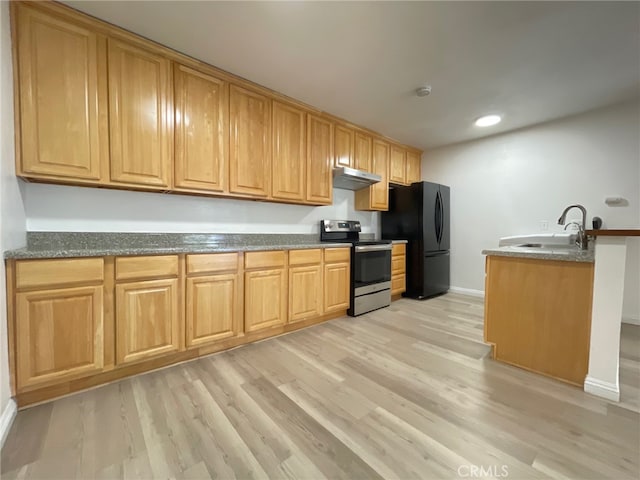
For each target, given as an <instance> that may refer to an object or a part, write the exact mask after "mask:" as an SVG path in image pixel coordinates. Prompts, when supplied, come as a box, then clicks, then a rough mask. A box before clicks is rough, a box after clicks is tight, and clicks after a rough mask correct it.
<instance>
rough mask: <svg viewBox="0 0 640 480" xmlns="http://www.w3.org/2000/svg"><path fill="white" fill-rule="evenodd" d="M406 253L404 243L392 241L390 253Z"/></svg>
mask: <svg viewBox="0 0 640 480" xmlns="http://www.w3.org/2000/svg"><path fill="white" fill-rule="evenodd" d="M406 254H407V244H406V243H394V244H393V245H392V246H391V255H392V256H394V257H395V256H397V255H406Z"/></svg>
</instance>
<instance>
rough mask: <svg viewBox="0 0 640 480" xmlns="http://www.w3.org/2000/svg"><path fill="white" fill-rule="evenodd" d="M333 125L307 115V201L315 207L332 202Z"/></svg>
mask: <svg viewBox="0 0 640 480" xmlns="http://www.w3.org/2000/svg"><path fill="white" fill-rule="evenodd" d="M332 162H333V125H332V124H331V122H329V121H328V120H324V119H322V118H320V117H316V116H315V115H307V201H308V202H311V203H314V204H316V205H331V203H332V202H333V171H332Z"/></svg>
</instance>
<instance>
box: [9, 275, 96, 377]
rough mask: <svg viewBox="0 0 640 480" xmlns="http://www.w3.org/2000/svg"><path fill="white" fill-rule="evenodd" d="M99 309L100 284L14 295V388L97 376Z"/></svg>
mask: <svg viewBox="0 0 640 480" xmlns="http://www.w3.org/2000/svg"><path fill="white" fill-rule="evenodd" d="M103 308H104V305H103V295H102V285H97V286H86V287H73V288H58V289H52V290H35V291H31V292H22V293H18V294H17V295H16V316H17V318H18V319H19V321H18V322H16V340H17V345H16V348H17V352H18V355H17V358H16V364H17V387H18V389H22V388H25V387H31V386H34V385H39V384H46V383H51V382H56V381H62V380H69V379H72V378H78V377H83V376H87V375H91V374H94V373H98V372H100V371H101V370H102V367H103V365H104V343H103Z"/></svg>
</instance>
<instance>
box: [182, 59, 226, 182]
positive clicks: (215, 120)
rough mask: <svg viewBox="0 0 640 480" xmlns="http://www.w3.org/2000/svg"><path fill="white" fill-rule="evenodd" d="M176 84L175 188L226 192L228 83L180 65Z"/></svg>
mask: <svg viewBox="0 0 640 480" xmlns="http://www.w3.org/2000/svg"><path fill="white" fill-rule="evenodd" d="M174 85H175V186H176V189H177V190H183V189H184V190H195V191H205V192H227V191H228V182H229V161H228V151H229V148H228V142H229V133H228V128H229V125H228V115H229V85H228V83H227V82H225V81H224V80H220V79H218V78H216V77H214V76H212V75H208V74H206V73H203V72H200V71H198V70H193V69H191V68H189V67H186V66H184V65H179V64H176V65H174Z"/></svg>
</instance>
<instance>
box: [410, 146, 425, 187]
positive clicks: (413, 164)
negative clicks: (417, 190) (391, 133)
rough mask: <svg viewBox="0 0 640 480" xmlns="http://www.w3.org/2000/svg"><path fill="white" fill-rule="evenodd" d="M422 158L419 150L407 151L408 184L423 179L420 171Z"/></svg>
mask: <svg viewBox="0 0 640 480" xmlns="http://www.w3.org/2000/svg"><path fill="white" fill-rule="evenodd" d="M420 164H421V159H420V154H419V153H417V152H407V184H409V185H411V184H412V183H414V182H419V181H420V180H421V179H422V173H421V172H420V170H421V168H420Z"/></svg>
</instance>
